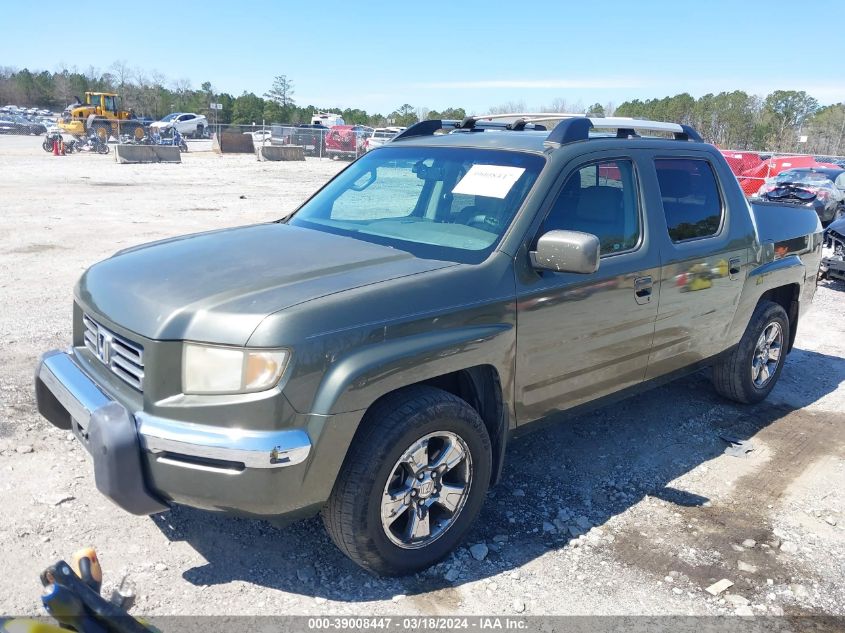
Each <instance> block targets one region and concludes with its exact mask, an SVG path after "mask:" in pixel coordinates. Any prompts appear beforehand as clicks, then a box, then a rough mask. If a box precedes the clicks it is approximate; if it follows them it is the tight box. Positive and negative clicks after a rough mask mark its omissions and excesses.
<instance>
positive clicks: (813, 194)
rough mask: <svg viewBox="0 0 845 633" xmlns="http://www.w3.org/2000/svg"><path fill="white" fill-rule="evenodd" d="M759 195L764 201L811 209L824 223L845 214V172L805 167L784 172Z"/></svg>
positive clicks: (762, 189) (772, 180)
mask: <svg viewBox="0 0 845 633" xmlns="http://www.w3.org/2000/svg"><path fill="white" fill-rule="evenodd" d="M757 195H758V196H759V197H760V198H763V199H764V200H774V201H777V202H783V203H789V204H797V205H802V206H808V207H812V208H813V209H814V210H815V211H816V213H818V215H819V219H820V220H821V221H822V223H823V224H827V223H829V222H832V221H833V220H835V219H838V218H839V217H842V216H843V215H845V169H834V168H828V167H806V168H798V169H789V170H787V171H782V172H781V173H779V174H778V175H777V176H775V177H774V178H771V179H769V181H768V182H766V183H765V184H764V185H763V186H762V187H760V190H759V191H758V192H757Z"/></svg>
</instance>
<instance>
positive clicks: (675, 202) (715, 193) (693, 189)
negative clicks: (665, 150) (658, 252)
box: [654, 158, 724, 242]
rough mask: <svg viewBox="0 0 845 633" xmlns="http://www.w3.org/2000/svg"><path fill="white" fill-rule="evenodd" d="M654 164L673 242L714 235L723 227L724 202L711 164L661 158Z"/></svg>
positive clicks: (691, 160)
mask: <svg viewBox="0 0 845 633" xmlns="http://www.w3.org/2000/svg"><path fill="white" fill-rule="evenodd" d="M654 165H655V169H656V171H657V181H658V183H659V184H660V197H661V199H662V201H663V213H664V215H665V216H666V228H667V229H668V231H669V237H670V238H672V241H673V242H684V241H686V240H693V239H699V238H703V237H710V236H713V235H716V234H717V233H718V232H719V228H720V227H721V226H722V216H723V214H724V205H723V204H722V196H721V193H720V192H719V186H718V183H717V182H716V174H714V173H713V167H712V165H711V164H710V163H709V162H708V161H706V160H698V159H693V158H671V159H662V158H661V159H657V160H655V161H654Z"/></svg>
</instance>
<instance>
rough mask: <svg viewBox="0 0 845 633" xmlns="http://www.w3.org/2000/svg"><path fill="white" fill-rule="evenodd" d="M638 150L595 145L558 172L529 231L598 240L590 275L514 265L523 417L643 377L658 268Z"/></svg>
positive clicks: (537, 415) (579, 401)
mask: <svg viewBox="0 0 845 633" xmlns="http://www.w3.org/2000/svg"><path fill="white" fill-rule="evenodd" d="M634 154H635V152H632V153H631V154H630V155H627V156H624V155H623V156H620V155H619V154H615V153H614V154H611V153H608V152H599V153H596V154H595V155H593V156H592V157H591V158H592V160H589V161H587V162H579V164H577V165H574V166H573V168H572V169H571V170H565V173H566V175H565V176H564V178H563V179H562V180H561V183H562V184H561V186H560V189H559V191H558V193H557V195H556V196H555V197H554V198H553V199H552V200H551V201H550V202H549V203H548V204H547V205H546V208H547V209H548V211H547V215H546V216H545V219H544V221H543V223H542V225H541V227H540V229H539V231H538V232H537V235H536V236H535V243H536V237H539V236H540V235H542V234H543V233H545V232H547V231H550V230H555V229H570V230H576V231H583V232H587V233H592V234H594V235H596V236H598V238H599V241H600V243H601V259H600V264H599V269H598V270H597V271H596V272H595V273H593V274H590V275H579V274H575V273H556V272H551V271H533V270H530V271H524V272H523V273H520V272H518V273H517V282H516V283H517V361H516V362H517V371H516V389H517V392H516V393H517V417H518V420H519V422H520V423H522V422H527V421H531V420H535V419H537V418H540V417H543V416H546V415H548V414H551V413H554V412H556V411H562V410H565V409H568V408H571V407H574V406H576V405H579V404H582V403H585V402H588V401H590V400H594V399H595V398H598V397H601V396H603V395H607V394H610V393H612V392H615V391H618V390H620V389H624V388H625V387H630V386H632V385H636V384H638V383H640V382H641V381H642V380H643V378H644V376H645V372H646V366H647V361H648V355H649V351H650V350H651V344H652V336H653V334H654V321H655V317H656V315H657V304H658V297H657V292H656V285H655V282H656V280H657V275H658V273H659V260H658V254H657V250H656V249H653V248H650V247H649V244H650V240H651V233H652V231H653V230H652V228H651V227H650V226H649V222H648V217H649V214H647V213H646V209H645V208H644V204H643V196H642V195H641V192H640V184H639V183H640V177H639V169H638V167H637V164H636V160H635V158H634Z"/></svg>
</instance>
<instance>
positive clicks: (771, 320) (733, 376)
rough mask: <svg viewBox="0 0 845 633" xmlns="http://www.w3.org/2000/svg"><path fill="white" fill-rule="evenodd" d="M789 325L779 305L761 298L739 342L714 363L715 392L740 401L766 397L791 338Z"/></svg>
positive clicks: (753, 401) (752, 401) (773, 384)
mask: <svg viewBox="0 0 845 633" xmlns="http://www.w3.org/2000/svg"><path fill="white" fill-rule="evenodd" d="M789 327H790V324H789V317H787V315H786V311H785V310H784V309H783V307H782V306H781V305H779V304H777V303H774V302H773V301H761V302H760V303H759V304H758V305H757V307H756V308H755V309H754V313H753V314H752V315H751V320H750V321H749V322H748V327H746V329H745V334H743V335H742V338H741V339H740V341H739V344H738V345H737V346H736V347H735V348H733V349H732V350H731V351H730V352H728V353H727V354H725V355H724V356H723V357H722V358H720V359H719V360H718V361H717V362H716V364H715V365H714V366H713V384H714V386H715V387H716V391H717V392H719V394H721V395H722V396H724V397H725V398H728V399H730V400H734V401H736V402H741V403H743V404H756V403H757V402H760V401H761V400H763V399H765V398H766V396H768V395H769V393H770V392H771V391H772V389H774V386H775V384H776V383H777V381H778V378H780V373H781V370H782V369H783V363H784V361H785V360H786V350H787V347H788V345H789V340H790V329H789Z"/></svg>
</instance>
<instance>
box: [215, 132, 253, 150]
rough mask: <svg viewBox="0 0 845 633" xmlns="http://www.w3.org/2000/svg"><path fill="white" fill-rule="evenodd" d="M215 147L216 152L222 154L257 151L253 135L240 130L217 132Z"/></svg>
mask: <svg viewBox="0 0 845 633" xmlns="http://www.w3.org/2000/svg"><path fill="white" fill-rule="evenodd" d="M213 148H214V151H215V152H220V153H221V154H252V153H254V152H255V145H254V144H253V142H252V136H251V135H249V134H241V133H240V132H222V133H220V134H215V135H214V145H213Z"/></svg>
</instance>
